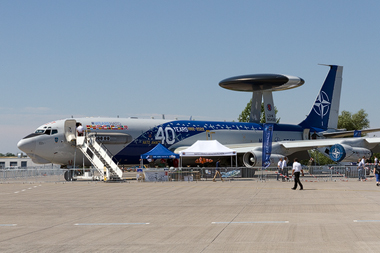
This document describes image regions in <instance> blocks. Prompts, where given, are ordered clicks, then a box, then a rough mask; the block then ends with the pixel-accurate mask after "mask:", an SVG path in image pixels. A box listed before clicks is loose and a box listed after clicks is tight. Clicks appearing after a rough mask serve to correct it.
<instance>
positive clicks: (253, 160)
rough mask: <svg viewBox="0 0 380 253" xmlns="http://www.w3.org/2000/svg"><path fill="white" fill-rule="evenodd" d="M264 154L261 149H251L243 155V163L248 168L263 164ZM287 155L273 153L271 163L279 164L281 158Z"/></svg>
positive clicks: (273, 164)
mask: <svg viewBox="0 0 380 253" xmlns="http://www.w3.org/2000/svg"><path fill="white" fill-rule="evenodd" d="M262 157H263V154H262V152H261V151H253V150H252V151H249V152H247V153H245V154H244V156H243V163H244V165H245V166H246V167H248V168H257V167H261V166H262ZM284 158H285V156H283V155H278V154H271V156H270V163H271V165H272V166H277V164H278V161H280V159H284Z"/></svg>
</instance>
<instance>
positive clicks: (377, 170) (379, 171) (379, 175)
mask: <svg viewBox="0 0 380 253" xmlns="http://www.w3.org/2000/svg"><path fill="white" fill-rule="evenodd" d="M373 174H375V177H376V186H379V185H380V165H379V164H378V163H375V167H374V168H373Z"/></svg>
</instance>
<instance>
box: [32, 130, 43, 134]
mask: <svg viewBox="0 0 380 253" xmlns="http://www.w3.org/2000/svg"><path fill="white" fill-rule="evenodd" d="M44 132H45V130H42V129H37V130H36V131H35V132H34V133H36V134H43V133H44Z"/></svg>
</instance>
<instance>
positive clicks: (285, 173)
mask: <svg viewBox="0 0 380 253" xmlns="http://www.w3.org/2000/svg"><path fill="white" fill-rule="evenodd" d="M287 160H288V158H287V157H285V158H284V160H283V161H282V164H281V168H282V174H283V181H285V178H286V180H288V181H289V171H288V168H287V167H286V166H288V162H287Z"/></svg>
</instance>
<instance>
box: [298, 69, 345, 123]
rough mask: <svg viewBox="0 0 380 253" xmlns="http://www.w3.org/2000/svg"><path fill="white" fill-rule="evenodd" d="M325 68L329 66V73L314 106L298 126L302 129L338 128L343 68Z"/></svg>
mask: <svg viewBox="0 0 380 253" xmlns="http://www.w3.org/2000/svg"><path fill="white" fill-rule="evenodd" d="M327 66H330V71H329V73H328V74H327V77H326V79H325V82H324V83H323V85H322V88H321V90H320V91H319V94H318V96H317V98H316V100H315V102H314V105H313V107H312V108H311V111H310V113H309V115H308V116H307V117H306V119H305V120H304V121H302V122H301V123H300V124H299V125H300V126H302V127H304V128H313V129H315V130H317V129H320V130H327V129H336V128H337V126H338V116H339V104H340V92H341V88H342V73H343V66H337V65H327Z"/></svg>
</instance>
